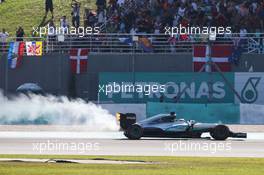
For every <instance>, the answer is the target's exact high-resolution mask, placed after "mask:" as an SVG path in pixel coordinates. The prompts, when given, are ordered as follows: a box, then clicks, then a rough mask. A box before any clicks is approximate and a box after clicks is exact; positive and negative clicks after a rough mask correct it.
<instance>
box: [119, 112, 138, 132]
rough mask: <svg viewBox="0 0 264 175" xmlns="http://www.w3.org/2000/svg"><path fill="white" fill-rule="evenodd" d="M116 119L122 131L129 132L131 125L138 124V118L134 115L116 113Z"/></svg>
mask: <svg viewBox="0 0 264 175" xmlns="http://www.w3.org/2000/svg"><path fill="white" fill-rule="evenodd" d="M116 119H117V121H118V122H119V123H120V127H121V129H122V130H127V129H128V128H129V127H130V126H131V125H133V124H134V123H136V119H137V116H136V114H134V113H126V114H123V113H116Z"/></svg>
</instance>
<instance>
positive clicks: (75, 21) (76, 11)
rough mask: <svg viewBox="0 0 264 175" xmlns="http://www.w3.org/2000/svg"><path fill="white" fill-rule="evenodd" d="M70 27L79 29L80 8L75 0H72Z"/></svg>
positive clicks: (79, 4)
mask: <svg viewBox="0 0 264 175" xmlns="http://www.w3.org/2000/svg"><path fill="white" fill-rule="evenodd" d="M71 7H72V25H73V26H74V27H75V28H79V27H80V8H81V3H80V2H78V1H76V0H72V4H71Z"/></svg>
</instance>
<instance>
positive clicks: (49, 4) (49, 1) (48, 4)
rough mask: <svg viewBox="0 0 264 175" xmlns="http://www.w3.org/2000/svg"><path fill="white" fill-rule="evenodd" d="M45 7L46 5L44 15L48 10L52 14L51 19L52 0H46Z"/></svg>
mask: <svg viewBox="0 0 264 175" xmlns="http://www.w3.org/2000/svg"><path fill="white" fill-rule="evenodd" d="M45 7H46V8H45V9H46V13H45V17H47V15H48V12H49V11H50V12H51V15H52V19H53V18H54V15H53V1H52V0H46V2H45Z"/></svg>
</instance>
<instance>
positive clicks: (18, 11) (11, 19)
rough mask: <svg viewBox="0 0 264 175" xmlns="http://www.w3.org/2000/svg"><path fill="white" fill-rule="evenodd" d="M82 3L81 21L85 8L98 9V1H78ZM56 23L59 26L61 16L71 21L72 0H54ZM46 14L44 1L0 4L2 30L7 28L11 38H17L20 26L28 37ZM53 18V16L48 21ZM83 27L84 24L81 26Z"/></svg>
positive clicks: (12, 1)
mask: <svg viewBox="0 0 264 175" xmlns="http://www.w3.org/2000/svg"><path fill="white" fill-rule="evenodd" d="M78 1H79V2H81V3H82V9H81V20H82V18H83V11H84V8H89V9H96V4H95V2H96V0H78ZM53 3H54V21H55V23H56V25H59V19H60V18H61V16H63V15H66V16H67V18H68V20H69V22H70V21H71V6H70V4H71V0H53ZM44 14H45V1H44V0H7V1H6V2H5V3H3V4H0V30H1V31H2V28H5V29H6V30H7V32H8V33H10V34H11V36H13V37H14V36H15V31H16V28H17V27H18V26H22V27H23V28H24V30H25V33H26V35H27V36H29V35H30V32H31V31H32V28H33V27H37V26H38V25H39V24H40V23H41V21H42V18H43V16H44ZM49 18H51V14H50V13H49V16H48V17H47V19H49ZM81 25H83V24H81Z"/></svg>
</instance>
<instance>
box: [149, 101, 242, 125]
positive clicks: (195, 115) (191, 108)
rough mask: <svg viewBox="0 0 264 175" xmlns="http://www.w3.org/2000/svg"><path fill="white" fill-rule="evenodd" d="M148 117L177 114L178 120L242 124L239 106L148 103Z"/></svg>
mask: <svg viewBox="0 0 264 175" xmlns="http://www.w3.org/2000/svg"><path fill="white" fill-rule="evenodd" d="M146 110H147V117H151V116H153V115H156V114H160V113H165V114H166V113H170V112H176V114H177V117H178V118H184V119H186V120H196V121H198V122H209V123H218V122H220V123H226V124H238V123H240V108H239V105H237V104H228V103H226V104H224V103H222V104H220V103H218V104H183V103H179V104H175V103H153V102H150V103H147V109H146Z"/></svg>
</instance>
